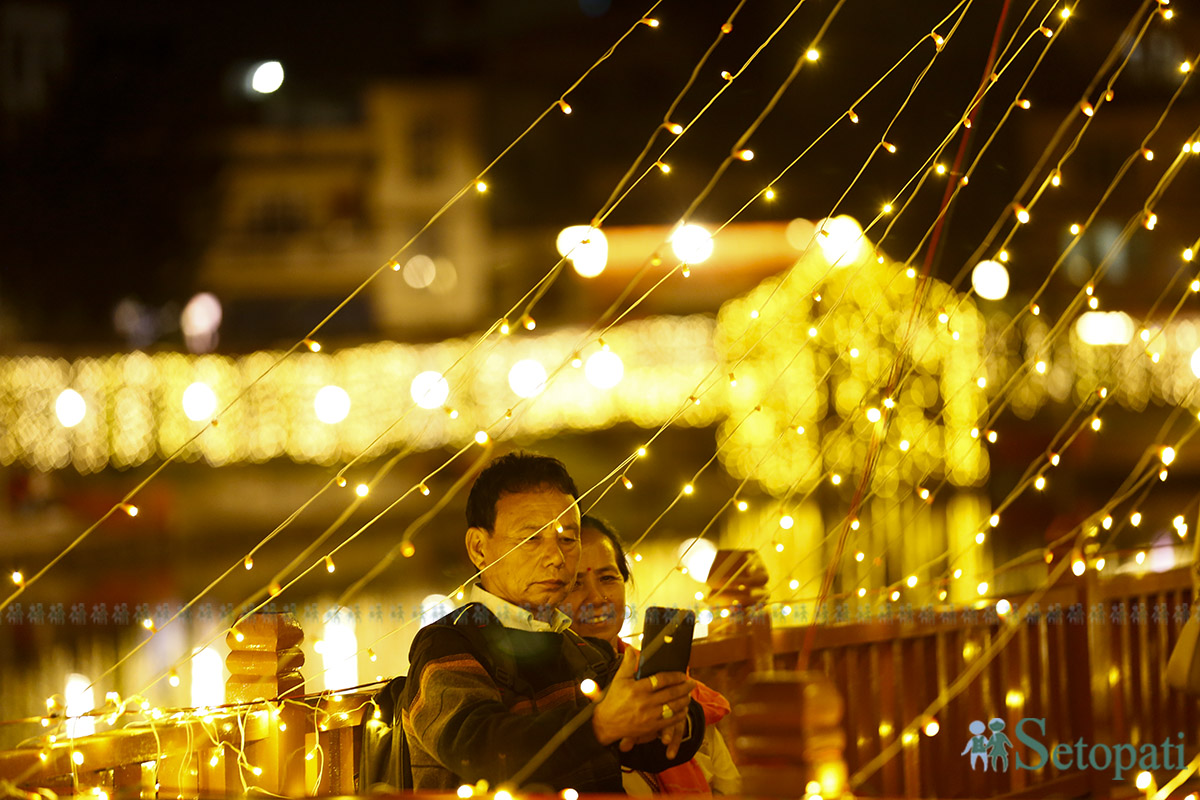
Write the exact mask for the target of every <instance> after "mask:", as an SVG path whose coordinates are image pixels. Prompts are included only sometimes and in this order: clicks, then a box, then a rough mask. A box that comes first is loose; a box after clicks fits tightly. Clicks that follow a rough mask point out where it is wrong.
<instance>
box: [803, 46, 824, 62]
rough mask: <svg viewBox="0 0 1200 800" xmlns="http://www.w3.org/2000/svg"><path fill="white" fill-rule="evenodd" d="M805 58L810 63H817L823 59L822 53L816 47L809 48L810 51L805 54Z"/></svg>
mask: <svg viewBox="0 0 1200 800" xmlns="http://www.w3.org/2000/svg"><path fill="white" fill-rule="evenodd" d="M804 57H805V58H807V59H808V60H809V61H816V60H818V59H819V58H820V57H821V51H820V50H818V49H817V48H815V47H810V48H808V51H807V52H805V54H804Z"/></svg>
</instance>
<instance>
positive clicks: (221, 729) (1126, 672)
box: [0, 570, 1200, 797]
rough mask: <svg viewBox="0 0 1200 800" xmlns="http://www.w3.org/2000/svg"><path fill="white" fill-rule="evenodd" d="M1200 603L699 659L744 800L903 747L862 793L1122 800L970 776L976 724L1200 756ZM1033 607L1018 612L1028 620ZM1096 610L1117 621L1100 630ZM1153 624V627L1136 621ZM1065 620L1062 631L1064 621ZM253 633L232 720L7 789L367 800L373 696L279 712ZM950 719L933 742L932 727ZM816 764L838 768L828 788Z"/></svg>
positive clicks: (1139, 588) (935, 621) (1071, 609)
mask: <svg viewBox="0 0 1200 800" xmlns="http://www.w3.org/2000/svg"><path fill="white" fill-rule="evenodd" d="M1190 592H1191V587H1190V579H1189V577H1188V574H1187V571H1186V570H1176V571H1173V572H1169V573H1163V574H1149V575H1145V576H1139V577H1116V578H1112V579H1097V578H1096V577H1095V575H1094V573H1090V572H1089V573H1088V577H1087V578H1084V579H1075V578H1071V579H1070V580H1068V581H1064V582H1062V583H1060V585H1058V586H1056V587H1054V588H1053V589H1051V590H1050V591H1049V593H1047V594H1046V595H1045V596H1043V597H1042V598H1041V602H1040V611H1041V616H1040V617H1039V618H1036V619H1033V620H1028V621H1009V620H1004V619H1000V618H989V617H988V616H986V615H984V614H983V613H982V612H980V613H979V614H977V615H976V617H975V619H974V620H972V619H970V618H969V617H968V618H964V616H963V615H962V614H961V612H960V613H959V614H958V615H954V616H953V617H952V618H951V617H950V616H947V615H945V614H943V613H942V610H940V609H934V616H933V618H932V619H929V618H928V617H927V615H923V614H922V612H921V611H920V610H915V611H914V613H913V616H912V618H911V619H904V618H895V617H893V618H887V619H883V620H877V621H872V622H853V623H844V624H823V625H818V626H816V627H815V628H814V629H813V632H812V636H813V638H812V641H811V646H810V648H809V650H810V652H811V657H810V659H809V663H808V668H809V669H810V670H812V671H813V672H816V673H823V674H824V676H825V677H821V676H819V675H809V676H807V677H803V676H801V677H797V673H796V672H795V670H796V667H797V659H798V656H799V654H800V653H801V652H802V651H803V650H804V649H805V637H806V636H807V635H808V629H807V627H786V628H775V629H772V628H771V625H770V620H769V619H768V618H766V617H765V616H763V615H757V616H756V615H753V614H747V615H746V616H745V617H744V618H743V619H741V620H740V621H736V622H734V623H732V624H730V625H727V626H726V627H725V629H724V630H723V631H722V632H720V634H719V635H718V636H716V637H713V638H709V639H706V640H701V641H699V642H697V643H696V646H695V648H694V650H693V656H692V671H693V674H694V675H696V676H697V677H699V678H701V679H702V680H704V681H705V682H706V683H708V684H709V685H711V686H713V687H714V688H716V689H718V690H720V691H722V692H724V693H725V694H726V695H727V696H729V697H730V698H731V699H733V700H734V701H735V715H734V716H735V717H736V716H739V715H740V723H739V722H738V720H731V721H729V722H728V723H722V729H723V730H724V732H725V734H726V738H727V740H728V741H729V743H730V745H731V747H732V749H733V752H734V755H735V759H737V760H738V761H739V763H740V764H741V765H742V768H743V770H744V772H745V777H746V779H747V786H746V787H745V788H746V791H747V793H748V794H749V793H754V794H761V795H769V794H775V793H777V792H776V791H775V790H776V789H778V790H779V791H778V793H779V794H781V795H787V794H788V793H789V792H791V793H792V794H793V795H798V794H800V793H801V792H800V791H799V789H800V788H803V787H799V788H797V781H800V780H802V777H803V776H805V775H807V776H808V778H809V779H817V778H820V779H822V780H826V781H827V782H828V783H829V784H830V785H832V784H836V783H837V782H838V781H839V780H844V778H845V776H846V775H847V774H849V775H850V776H853V775H854V774H855V773H858V772H859V771H860V770H862V769H863V767H864V766H866V765H868V764H869V763H870V762H871V761H872V759H874V758H875V757H876V756H878V755H879V754H880V753H881V752H882V751H883V750H885V749H886V748H888V747H889V746H890V745H892V744H893V743H894V742H896V741H897V739H898V738H900V740H901V745H902V746H901V747H900V750H899V752H898V754H897V755H895V756H894V757H892V758H889V759H887V760H886V761H885V762H883V764H882V765H881V766H880V767H879V768H878V769H877V770H874V771H873V772H872V773H871V774H870V776H869V777H868V778H867V779H866V780H865V781H864V782H862V784H861V785H860V786H858V787H857V788H856V789H855V793H856V794H857V795H859V796H874V797H882V796H888V797H971V796H974V797H984V796H996V795H1001V794H1005V795H1010V796H1019V795H1022V794H1025V795H1028V796H1079V795H1088V794H1090V795H1091V796H1093V797H1108V796H1111V795H1112V794H1113V793H1114V792H1118V793H1119V790H1128V789H1129V788H1130V786H1131V782H1132V779H1133V775H1132V774H1130V775H1128V776H1127V777H1128V781H1126V782H1124V783H1116V782H1114V781H1113V780H1112V775H1111V771H1100V770H1077V769H1070V770H1063V771H1061V772H1060V771H1056V770H1055V769H1054V768H1053V767H1050V766H1047V767H1045V768H1042V769H1036V770H1018V769H1012V768H1010V769H1009V770H1008V771H1006V772H994V771H989V772H986V773H985V772H983V771H973V770H972V769H971V768H970V762H969V761H968V758H967V757H966V756H963V755H962V751H963V749H964V745H965V744H966V742H967V741H968V739H969V738H970V733H969V731H968V726H969V725H970V723H971V721H973V720H982V721H984V722H986V721H987V720H990V719H992V718H996V717H998V718H1000V719H1003V720H1005V721H1006V722H1008V723H1010V728H1009V732H1010V738H1013V739H1014V741H1015V738H1016V737H1015V736H1012V734H1011V724H1015V721H1016V720H1017V719H1019V718H1021V717H1037V718H1042V719H1044V720H1045V725H1046V734H1045V737H1044V741H1046V742H1048V743H1050V744H1051V745H1052V744H1054V743H1057V742H1064V743H1074V742H1075V741H1077V740H1078V739H1080V738H1082V739H1083V740H1084V741H1085V742H1090V743H1106V744H1110V745H1112V744H1117V743H1130V744H1134V745H1140V744H1142V743H1159V742H1161V741H1162V740H1163V739H1164V738H1166V737H1168V736H1170V737H1175V735H1176V733H1178V732H1183V733H1184V734H1185V738H1184V740H1183V743H1184V751H1185V752H1186V753H1188V754H1194V753H1196V752H1197V751H1198V750H1200V727H1198V726H1197V724H1196V723H1197V721H1198V720H1200V706H1198V703H1197V700H1196V699H1195V698H1193V697H1189V696H1185V695H1182V694H1180V693H1178V692H1176V691H1174V690H1171V689H1169V688H1167V686H1166V685H1165V682H1164V678H1163V672H1164V668H1165V663H1166V660H1167V656H1168V654H1169V653H1170V648H1171V647H1172V646H1173V645H1174V643H1175V640H1176V638H1177V636H1178V633H1179V629H1180V627H1181V626H1182V623H1183V618H1182V617H1181V616H1180V615H1179V614H1178V613H1177V608H1178V607H1179V606H1182V605H1184V604H1188V605H1190ZM1021 600H1022V598H1019V597H1014V598H1010V601H1011V602H1012V604H1013V607H1014V608H1018V607H1019V606H1020V603H1021ZM1097 604H1100V605H1099V608H1100V609H1102V615H1101V616H1102V617H1103V620H1101V619H1100V618H1099V617H1096V614H1097V611H1096V609H1097ZM1122 604H1124V609H1125V616H1124V618H1122V617H1121V615H1120V609H1121V607H1122ZM1141 606H1144V608H1145V619H1144V620H1141V621H1138V619H1139V617H1138V614H1139V613H1140V610H1141V609H1140V607H1141ZM1164 606H1165V609H1164ZM1114 607H1115V608H1116V609H1117V617H1116V620H1115V621H1114V617H1113V611H1114ZM1189 610H1190V609H1189ZM877 611H878V610H877ZM1059 611H1060V612H1061V616H1051V614H1052V613H1057V612H1059ZM1080 611H1082V618H1080V616H1079V614H1080ZM1164 611H1165V613H1164ZM1010 625H1015V626H1016V628H1017V630H1016V632H1015V635H1014V636H1013V637H1012V639H1011V640H1010V641H1009V642H1008V643H1007V644H1006V645H1005V646H1004V647H1003V649H1002V650H1000V652H999V654H998V655H997V656H996V657H995V658H994V659H992V660H990V661H989V662H988V663H987V664H986V666H985V667H983V669H982V670H981V672H980V674H979V675H978V676H977V677H976V678H975V679H974V680H972V681H971V682H970V683H969V684H968V685H967V687H966V689H965V690H964V691H962V692H961V693H960V694H958V695H957V696H956V697H954V698H953V699H951V700H950V701H949V702H948V703H946V704H945V706H944V707H943V708H941V709H940V710H937V711H936V712H935V713H934V714H933V715H932V718H931V719H925V718H923V717H922V714H923V711H924V709H925V708H926V707H927V706H928V705H929V704H930V703H931V702H933V701H934V700H935V698H937V697H939V695H941V694H943V693H944V692H946V691H947V690H948V688H950V687H951V686H952V684H954V682H955V681H956V679H958V678H959V677H960V676H962V675H963V673H964V672H965V671H967V670H968V669H970V668H972V665H975V664H977V662H978V660H979V659H981V658H983V657H984V654H985V653H987V652H988V649H989V646H990V645H991V644H992V643H993V642H994V641H995V640H996V637H997V636H999V635H1000V634H1001V631H1002V628H1003V627H1005V626H1010ZM238 632H239V634H240V635H241V636H242V639H241V640H240V641H237V640H234V639H232V638H231V639H230V641H229V644H230V648H231V655H230V658H229V661H228V664H229V667H230V672H231V673H232V675H233V677H232V678H231V679H230V681H229V685H228V687H227V700H228V701H229V705H227V706H225V707H222V708H220V709H213V710H211V711H209V712H203V711H202V712H199V713H198V712H197V711H196V710H188V711H186V712H182V711H181V712H179V713H176V714H171V713H166V714H164V715H162V716H161V718H159V719H156V720H154V721H153V724H149V723H146V724H141V723H139V724H137V725H132V726H129V727H125V728H122V729H118V730H112V731H109V732H105V733H99V734H95V735H92V736H87V737H84V738H80V739H76V740H74V741H69V742H68V741H62V740H61V739H60V740H59V741H57V742H54V743H52V744H49V745H47V746H45V747H42V748H21V749H17V750H11V751H7V752H0V780H7V781H10V782H12V783H13V784H16V785H18V786H21V787H25V788H30V787H47V788H50V789H53V790H55V791H56V792H58V793H60V794H64V793H87V792H94V793H97V794H99V793H100V792H104V793H108V794H109V795H110V796H113V797H116V795H120V796H122V797H125V796H140V797H168V796H169V797H198V796H213V795H224V794H244V793H246V792H247V791H248V790H253V789H254V788H257V789H261V790H264V791H266V792H272V793H279V794H287V795H333V794H353V793H355V791H356V787H355V783H354V767H355V764H356V763H357V749H358V743H359V741H360V737H361V726H364V725H369V724H372V723H371V719H372V716H373V712H374V710H375V709H374V706H373V705H372V703H371V693H369V692H366V693H359V694H345V695H331V694H328V693H325V694H320V695H305V696H302V697H297V698H295V699H294V700H292V699H288V700H284V701H283V702H280V701H278V700H277V699H275V698H277V697H278V696H279V695H280V693H281V692H284V693H286V692H287V691H288V689H289V688H290V687H293V686H295V685H296V684H297V683H298V681H299V678H298V672H297V671H298V669H299V667H300V663H301V662H302V660H303V657H302V656H301V655H300V653H299V649H298V645H299V643H300V630H299V626H298V625H297V623H296V622H295V621H294V620H290V619H287V618H283V617H281V616H278V615H263V616H260V617H256V618H254V619H253V620H252V621H250V622H243V623H239V625H238ZM772 670H774V671H775V672H774V673H772V672H771V671H772ZM797 681H799V684H798V683H797ZM805 687H808V688H805ZM814 687H815V688H814ZM821 687H824V688H821ZM805 692H807V694H805ZM839 695H840V698H839ZM285 696H286V695H285ZM805 698H807V699H805ZM843 699H844V701H843ZM739 700H741V701H742V702H741V705H740V707H739V703H738V701H739ZM935 720H936V723H937V730H936V731H935V730H934V728H933V727H927V726H928V723H930V722H933V721H935ZM914 721H915V722H916V723H917V725H918V726H919V727H918V728H917V729H916V730H917V731H918V732H917V733H916V734H915V735H913V729H912V723H914ZM831 725H832V726H833V727H830V726H831ZM906 726H908V730H907V732H908V734H909V735H908V736H905V733H906ZM789 736H791V737H792V738H789ZM796 737H799V738H796ZM1173 741H1178V740H1177V739H1174V740H1173ZM839 750H844V753H843V755H842V756H841V757H840V758H839V757H835V756H836V754H837V751H839ZM1024 755H1025V757H1026V759H1029V758H1031V756H1030V755H1029V754H1028V752H1027V751H1026V752H1025V754H1024ZM1010 758H1011V756H1010ZM843 760H844V763H843ZM798 764H799V765H800V768H799V769H793V767H795V766H796V765H798ZM816 765H824V766H822V767H821V770H823V771H822V772H821V775H820V776H817V774H816V771H815V770H816ZM789 770H791V771H789ZM839 770H840V772H839ZM835 773H837V774H835ZM839 774H840V776H841V778H840V779H839V777H838V775H839ZM1164 775H1165V773H1164ZM804 782H805V783H807V781H804ZM156 789H157V791H156ZM752 790H753V791H752ZM1126 793H1127V791H1126ZM831 794H832V793H826V794H825V795H824V796H827V797H828V796H831Z"/></svg>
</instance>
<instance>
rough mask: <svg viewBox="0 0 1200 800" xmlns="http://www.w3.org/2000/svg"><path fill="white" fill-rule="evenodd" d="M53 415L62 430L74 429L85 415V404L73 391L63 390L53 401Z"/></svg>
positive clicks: (79, 395) (81, 397)
mask: <svg viewBox="0 0 1200 800" xmlns="http://www.w3.org/2000/svg"><path fill="white" fill-rule="evenodd" d="M54 414H55V416H57V417H58V421H59V422H61V423H62V426H63V427H64V428H74V427H75V426H76V425H78V424H79V423H81V422H83V418H84V416H85V415H86V414H87V402H86V401H85V400H84V399H83V395H81V394H80V393H79V392H77V391H75V390H74V389H63V390H62V392H61V393H60V394H59V395H58V399H57V400H55V401H54Z"/></svg>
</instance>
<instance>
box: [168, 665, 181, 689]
mask: <svg viewBox="0 0 1200 800" xmlns="http://www.w3.org/2000/svg"><path fill="white" fill-rule="evenodd" d="M167 683H169V684H171V688H172V689H178V688H179V673H178V672H176V671H175V670H171V673H170V675H169V676H168V677H167Z"/></svg>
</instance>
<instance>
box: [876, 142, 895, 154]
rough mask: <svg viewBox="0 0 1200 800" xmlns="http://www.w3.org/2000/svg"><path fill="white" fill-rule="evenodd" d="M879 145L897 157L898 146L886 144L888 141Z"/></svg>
mask: <svg viewBox="0 0 1200 800" xmlns="http://www.w3.org/2000/svg"><path fill="white" fill-rule="evenodd" d="M879 144H880V146H881V147H883V149H884V150H887V151H888V152H889V153H892V154H893V155H895V153H896V145H894V144H892V143H891V142H886V141H885V142H880V143H879Z"/></svg>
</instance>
